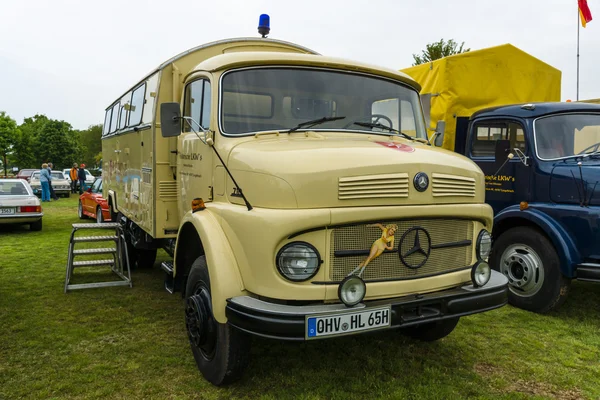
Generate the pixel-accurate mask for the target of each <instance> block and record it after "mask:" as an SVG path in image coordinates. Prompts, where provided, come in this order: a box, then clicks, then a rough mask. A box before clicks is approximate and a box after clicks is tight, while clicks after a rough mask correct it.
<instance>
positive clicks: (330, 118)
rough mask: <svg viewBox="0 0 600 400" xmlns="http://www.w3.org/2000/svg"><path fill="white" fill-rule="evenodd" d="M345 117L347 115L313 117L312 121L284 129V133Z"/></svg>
mask: <svg viewBox="0 0 600 400" xmlns="http://www.w3.org/2000/svg"><path fill="white" fill-rule="evenodd" d="M344 118H346V117H323V118H319V119H313V120H310V121H306V122H301V123H299V124H298V125H296V126H295V127H293V128H292V129H289V130H287V131H283V133H291V132H295V131H297V130H298V129H300V128H304V127H311V126H315V125H319V124H322V123H323V122H328V121H337V120H338V119H344Z"/></svg>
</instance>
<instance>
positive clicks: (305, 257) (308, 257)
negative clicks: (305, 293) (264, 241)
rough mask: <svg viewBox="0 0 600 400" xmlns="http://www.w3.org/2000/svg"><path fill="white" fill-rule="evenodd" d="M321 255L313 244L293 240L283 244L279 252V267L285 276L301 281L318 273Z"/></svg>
mask: <svg viewBox="0 0 600 400" xmlns="http://www.w3.org/2000/svg"><path fill="white" fill-rule="evenodd" d="M320 265H321V257H320V256H319V253H318V252H317V249H315V248H314V247H313V246H311V245H310V244H308V243H304V242H293V243H289V244H286V245H285V246H283V248H282V249H281V250H279V253H278V254H277V268H278V269H279V272H280V273H281V275H283V276H284V277H285V278H287V279H289V280H291V281H294V282H300V281H305V280H307V279H310V278H312V277H313V276H315V275H316V273H317V271H318V270H319V266H320Z"/></svg>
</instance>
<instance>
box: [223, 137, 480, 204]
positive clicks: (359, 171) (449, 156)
mask: <svg viewBox="0 0 600 400" xmlns="http://www.w3.org/2000/svg"><path fill="white" fill-rule="evenodd" d="M228 165H229V168H230V170H231V172H232V173H233V175H234V178H235V179H236V181H237V182H238V183H239V185H240V186H241V187H242V190H243V193H244V194H245V195H246V197H247V199H248V201H249V202H250V203H251V204H252V205H253V206H257V207H267V208H323V207H327V208H330V207H350V206H382V205H399V204H400V205H401V204H407V205H408V204H449V203H483V202H484V194H485V193H484V187H485V186H484V175H483V173H482V172H481V170H480V169H479V167H478V166H477V165H476V164H475V163H473V162H472V161H471V160H469V159H468V158H466V157H463V156H461V155H459V154H457V153H454V152H450V151H447V150H443V149H439V148H432V147H430V146H428V145H426V144H423V143H419V142H412V141H409V140H404V139H399V138H388V137H386V136H380V137H376V138H373V137H372V136H368V137H366V138H348V137H337V138H336V137H325V136H319V137H316V138H314V137H300V138H294V137H287V136H286V137H278V138H274V139H266V138H256V139H253V140H252V141H246V142H242V143H240V144H238V145H236V146H234V147H233V148H232V149H231V151H230V153H229V157H228ZM419 173H424V174H426V178H427V181H428V182H427V183H428V185H427V187H426V188H425V189H424V190H423V191H419V190H417V188H416V186H415V184H414V179H415V176H416V175H417V174H419ZM420 176H422V174H421V175H420ZM227 190H228V191H227V193H228V195H229V194H231V193H232V190H233V184H232V182H229V184H228V187H227ZM229 199H230V201H232V202H234V203H238V204H243V203H242V200H241V199H240V198H239V197H235V196H229Z"/></svg>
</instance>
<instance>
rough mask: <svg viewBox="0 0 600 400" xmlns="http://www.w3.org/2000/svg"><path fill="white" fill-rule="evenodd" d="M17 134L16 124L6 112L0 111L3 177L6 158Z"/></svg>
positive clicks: (6, 163) (0, 153)
mask: <svg viewBox="0 0 600 400" xmlns="http://www.w3.org/2000/svg"><path fill="white" fill-rule="evenodd" d="M18 134H19V129H18V128H17V122H16V121H15V120H14V119H12V118H11V117H9V116H8V115H7V114H6V112H4V111H0V155H1V156H2V164H3V165H4V177H6V175H7V173H6V168H7V167H8V160H7V157H8V154H9V153H10V152H11V151H12V148H13V145H14V144H15V141H16V137H17V135H18Z"/></svg>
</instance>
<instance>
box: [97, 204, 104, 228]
mask: <svg viewBox="0 0 600 400" xmlns="http://www.w3.org/2000/svg"><path fill="white" fill-rule="evenodd" d="M96 223H98V224H102V223H104V218H103V217H102V209H101V208H100V206H98V207H96Z"/></svg>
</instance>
